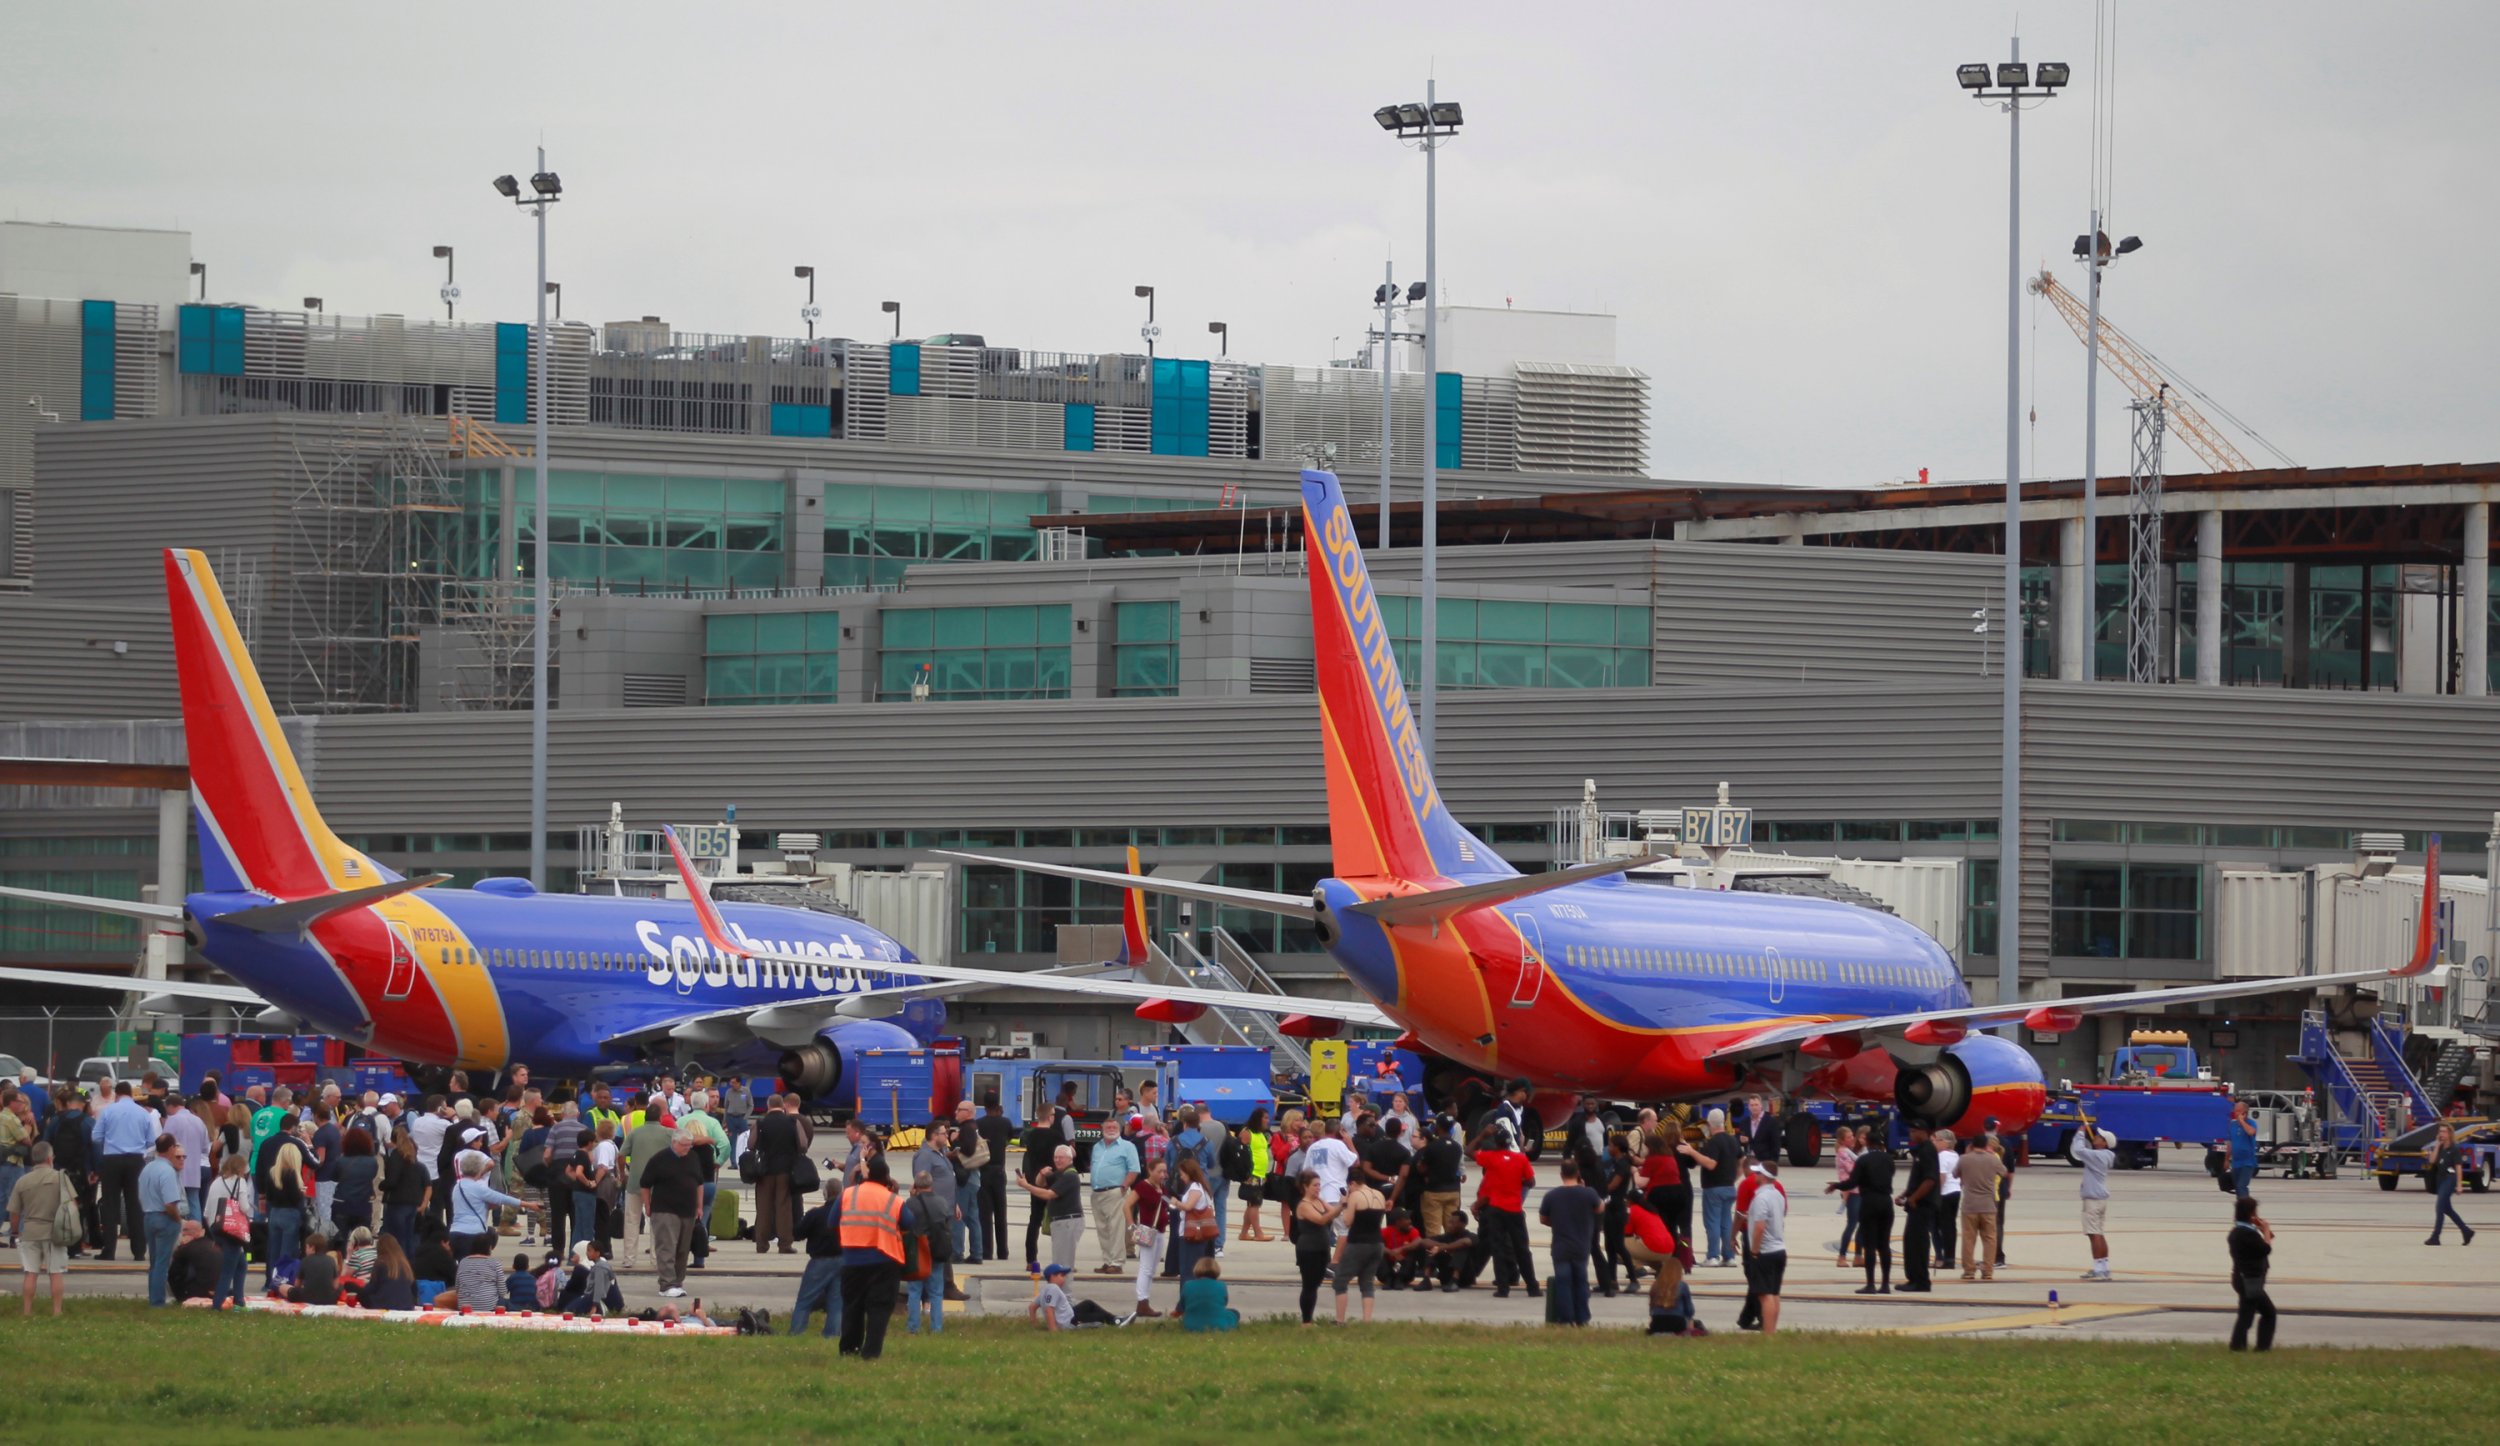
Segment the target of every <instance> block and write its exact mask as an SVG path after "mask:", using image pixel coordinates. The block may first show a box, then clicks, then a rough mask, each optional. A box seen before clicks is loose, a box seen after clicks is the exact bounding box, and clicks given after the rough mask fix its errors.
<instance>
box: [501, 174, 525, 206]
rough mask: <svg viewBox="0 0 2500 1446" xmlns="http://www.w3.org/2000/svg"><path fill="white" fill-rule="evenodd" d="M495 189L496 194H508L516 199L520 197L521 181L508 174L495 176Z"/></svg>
mask: <svg viewBox="0 0 2500 1446" xmlns="http://www.w3.org/2000/svg"><path fill="white" fill-rule="evenodd" d="M495 190H496V192H497V193H498V194H500V195H504V196H509V197H511V198H512V199H513V200H516V201H517V200H519V199H520V198H521V183H520V182H519V181H516V180H514V179H512V178H511V177H510V176H497V177H496V178H495Z"/></svg>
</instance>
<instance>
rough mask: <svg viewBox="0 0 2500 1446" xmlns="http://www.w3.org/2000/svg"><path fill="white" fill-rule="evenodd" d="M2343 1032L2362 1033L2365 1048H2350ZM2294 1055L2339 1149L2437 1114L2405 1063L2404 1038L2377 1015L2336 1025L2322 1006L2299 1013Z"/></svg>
mask: <svg viewBox="0 0 2500 1446" xmlns="http://www.w3.org/2000/svg"><path fill="white" fill-rule="evenodd" d="M2339 1034H2340V1035H2342V1036H2345V1037H2346V1038H2350V1037H2351V1036H2353V1035H2356V1034H2358V1035H2360V1036H2361V1041H2362V1043H2363V1044H2364V1045H2365V1046H2366V1047H2365V1048H2364V1049H2363V1051H2362V1052H2360V1053H2358V1054H2354V1053H2348V1052H2347V1046H2345V1045H2343V1044H2341V1043H2340V1042H2339V1040H2338V1037H2337V1036H2338V1035H2339ZM2292 1058H2293V1060H2294V1061H2295V1062H2296V1063H2298V1064H2299V1065H2300V1067H2301V1069H2302V1070H2303V1071H2304V1072H2306V1073H2307V1074H2308V1076H2309V1078H2310V1081H2311V1082H2312V1083H2313V1084H2314V1085H2316V1087H2317V1089H2318V1092H2319V1095H2320V1096H2321V1097H2322V1098H2323V1100H2324V1101H2325V1103H2326V1106H2327V1110H2326V1126H2327V1130H2328V1133H2329V1138H2330V1139H2332V1140H2333V1141H2334V1144H2335V1147H2336V1149H2338V1150H2339V1151H2357V1150H2360V1149H2361V1148H2363V1147H2364V1146H2366V1145H2369V1144H2371V1143H2373V1142H2375V1141H2378V1140H2383V1139H2386V1138H2388V1137H2390V1136H2392V1135H2398V1134H2402V1133H2403V1132H2404V1131H2406V1130H2408V1129H2411V1128H2412V1127H2414V1126H2415V1125H2419V1124H2422V1123H2424V1122H2426V1121H2428V1120H2430V1119H2433V1118H2434V1117H2436V1115H2437V1113H2438V1112H2437V1111H2436V1110H2434V1109H2433V1108H2432V1107H2431V1096H2430V1094H2429V1093H2428V1092H2427V1091H2425V1090H2424V1089H2423V1087H2422V1083H2421V1081H2419V1080H2417V1079H2415V1078H2414V1077H2413V1071H2411V1070H2410V1069H2407V1068H2406V1067H2405V1059H2404V1037H2403V1036H2402V1035H2400V1034H2398V1033H2396V1032H2395V1031H2394V1030H2392V1029H2389V1028H2388V1027H2387V1024H2386V1022H2385V1021H2384V1020H2383V1019H2380V1018H2378V1017H2376V1016H2373V1017H2372V1018H2371V1019H2370V1020H2369V1021H2368V1022H2367V1024H2366V1025H2365V1026H2364V1027H2363V1028H2360V1029H2344V1030H2337V1029H2332V1028H2330V1027H2329V1026H2328V1023H2327V1016H2326V1013H2325V1012H2324V1011H2323V1010H2316V1009H2312V1010H2308V1011H2306V1012H2304V1013H2303V1014H2302V1015H2301V1017H2300V1053H2298V1054H2296V1055H2294V1056H2293V1057H2292Z"/></svg>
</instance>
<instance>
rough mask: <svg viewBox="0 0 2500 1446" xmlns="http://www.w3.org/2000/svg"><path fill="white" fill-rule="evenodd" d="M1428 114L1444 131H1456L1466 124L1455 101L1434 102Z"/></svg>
mask: <svg viewBox="0 0 2500 1446" xmlns="http://www.w3.org/2000/svg"><path fill="white" fill-rule="evenodd" d="M1426 114H1428V115H1430V116H1431V117H1432V123H1433V124H1434V125H1436V126H1439V127H1440V128H1441V129H1443V130H1449V131H1454V130H1457V129H1458V128H1459V126H1461V125H1462V124H1464V123H1465V117H1464V116H1462V115H1461V114H1460V112H1459V109H1458V102H1457V101H1454V100H1437V101H1434V102H1433V103H1432V105H1431V107H1430V109H1429V110H1427V111H1426Z"/></svg>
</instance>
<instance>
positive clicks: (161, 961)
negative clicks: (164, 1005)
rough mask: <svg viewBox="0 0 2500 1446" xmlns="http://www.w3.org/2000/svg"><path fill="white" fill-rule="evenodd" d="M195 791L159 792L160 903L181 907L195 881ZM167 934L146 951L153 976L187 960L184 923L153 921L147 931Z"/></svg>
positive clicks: (149, 974)
mask: <svg viewBox="0 0 2500 1446" xmlns="http://www.w3.org/2000/svg"><path fill="white" fill-rule="evenodd" d="M190 844H191V790H189V789H187V788H185V789H171V788H168V789H164V790H162V791H160V792H159V793H158V794H157V795H156V902H158V903H160V904H172V905H174V906H175V907H177V908H179V907H181V905H182V900H183V896H184V895H185V894H186V893H187V892H189V885H190V882H191V848H190ZM160 931H161V932H162V933H163V934H164V936H165V937H164V941H163V942H162V943H161V944H158V943H150V944H148V945H147V946H145V948H144V950H143V956H142V957H143V958H144V960H145V962H144V963H143V964H142V965H141V966H140V967H141V969H142V971H143V972H145V974H146V975H147V977H148V978H150V979H163V978H165V977H166V974H167V971H168V970H170V969H171V968H172V967H173V966H175V965H177V964H180V963H182V962H183V934H182V929H181V928H180V926H176V927H174V928H171V929H167V928H166V927H165V926H164V925H162V924H152V925H150V926H149V927H148V929H147V930H146V931H145V932H146V933H150V934H154V933H158V932H160Z"/></svg>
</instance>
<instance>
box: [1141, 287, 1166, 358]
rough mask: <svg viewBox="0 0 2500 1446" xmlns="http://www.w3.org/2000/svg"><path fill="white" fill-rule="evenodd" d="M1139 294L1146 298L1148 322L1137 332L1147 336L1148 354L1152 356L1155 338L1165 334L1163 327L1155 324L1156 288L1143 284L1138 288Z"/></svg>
mask: <svg viewBox="0 0 2500 1446" xmlns="http://www.w3.org/2000/svg"><path fill="white" fill-rule="evenodd" d="M1137 294H1138V295H1139V296H1142V297H1144V298H1145V300H1146V324H1145V325H1144V326H1141V327H1139V328H1138V329H1137V334H1138V335H1139V336H1141V337H1143V338H1145V340H1146V355H1147V356H1148V357H1149V358H1152V357H1153V356H1154V354H1155V338H1156V337H1159V336H1161V335H1163V328H1162V327H1159V326H1157V325H1155V289H1154V288H1153V287H1151V286H1141V287H1139V288H1137Z"/></svg>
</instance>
